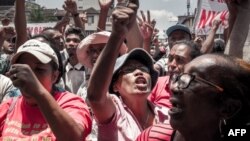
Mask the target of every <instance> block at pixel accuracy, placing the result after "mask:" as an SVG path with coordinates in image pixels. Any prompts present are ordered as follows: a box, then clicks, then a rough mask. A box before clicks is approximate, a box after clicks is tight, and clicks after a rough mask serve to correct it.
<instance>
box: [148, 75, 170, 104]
mask: <svg viewBox="0 0 250 141" xmlns="http://www.w3.org/2000/svg"><path fill="white" fill-rule="evenodd" d="M169 79H170V78H169V76H163V77H159V78H158V80H157V82H156V85H155V87H154V88H153V90H152V92H151V94H150V95H149V96H148V100H149V101H151V102H153V103H154V104H156V105H159V106H162V107H168V108H171V107H172V106H171V103H170V102H169V98H170V96H171V92H170V88H169V84H170V81H169Z"/></svg>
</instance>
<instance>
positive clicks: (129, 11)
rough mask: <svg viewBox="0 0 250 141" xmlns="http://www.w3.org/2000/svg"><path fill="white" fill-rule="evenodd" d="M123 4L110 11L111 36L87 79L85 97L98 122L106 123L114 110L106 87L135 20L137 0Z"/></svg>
mask: <svg viewBox="0 0 250 141" xmlns="http://www.w3.org/2000/svg"><path fill="white" fill-rule="evenodd" d="M125 6H126V5H125ZM125 6H121V4H119V6H118V7H116V8H115V10H114V11H113V13H112V17H113V27H112V33H111V36H110V38H109V41H108V43H107V44H106V46H105V48H104V49H103V50H102V52H101V54H100V56H99V57H98V59H97V62H96V64H95V66H94V68H93V71H92V74H91V77H90V80H89V86H88V89H87V90H88V94H87V99H88V102H89V104H90V106H91V109H92V110H93V112H94V115H95V116H96V119H97V120H98V122H99V123H107V122H108V121H109V120H110V119H111V118H112V116H113V114H114V113H115V110H116V109H115V105H114V103H113V101H112V99H111V98H110V95H109V93H108V89H109V85H110V82H111V79H112V75H113V69H114V66H115V62H116V58H117V56H118V54H119V50H120V46H121V44H122V43H123V41H124V39H125V37H126V34H127V32H128V30H129V29H130V28H131V24H132V23H133V22H134V20H136V11H137V8H138V0H135V1H132V0H130V1H129V4H128V5H127V6H126V7H125ZM103 74H105V75H103Z"/></svg>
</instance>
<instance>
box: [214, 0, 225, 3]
mask: <svg viewBox="0 0 250 141" xmlns="http://www.w3.org/2000/svg"><path fill="white" fill-rule="evenodd" d="M210 1H215V0H210ZM217 2H218V3H225V1H224V0H217Z"/></svg>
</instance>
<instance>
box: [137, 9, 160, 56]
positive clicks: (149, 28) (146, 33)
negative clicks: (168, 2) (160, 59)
mask: <svg viewBox="0 0 250 141" xmlns="http://www.w3.org/2000/svg"><path fill="white" fill-rule="evenodd" d="M138 21H139V25H140V30H141V33H142V37H143V48H144V49H145V50H146V51H147V52H148V53H150V46H151V41H152V37H153V32H154V27H155V24H156V21H155V20H152V21H151V16H150V11H149V10H147V18H146V16H145V14H144V12H143V11H141V18H140V17H138Z"/></svg>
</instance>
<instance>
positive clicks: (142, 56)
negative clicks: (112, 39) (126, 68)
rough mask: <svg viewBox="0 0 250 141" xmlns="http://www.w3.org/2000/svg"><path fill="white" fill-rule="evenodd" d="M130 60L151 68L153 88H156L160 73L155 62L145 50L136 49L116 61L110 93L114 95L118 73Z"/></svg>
mask: <svg viewBox="0 0 250 141" xmlns="http://www.w3.org/2000/svg"><path fill="white" fill-rule="evenodd" d="M130 59H135V60H138V61H139V62H141V63H142V64H144V65H145V66H146V67H148V68H149V70H150V76H151V81H152V86H151V88H153V87H154V86H155V84H156V81H157V79H158V72H157V71H156V70H155V69H154V67H153V65H154V62H153V59H152V57H151V56H150V54H148V53H147V52H146V51H145V50H144V49H141V48H135V49H133V50H131V51H130V52H129V53H127V54H124V55H122V56H120V57H119V58H118V59H117V60H116V63H115V68H114V71H113V78H112V82H111V84H110V86H109V92H110V93H114V91H113V83H114V82H115V81H116V77H118V76H117V72H118V71H119V70H120V69H121V67H122V66H123V65H124V63H125V62H126V61H127V60H130Z"/></svg>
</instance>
